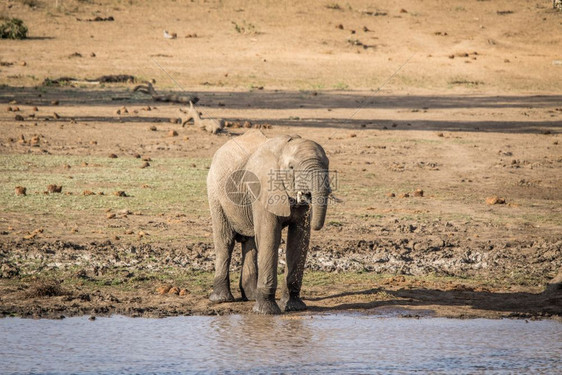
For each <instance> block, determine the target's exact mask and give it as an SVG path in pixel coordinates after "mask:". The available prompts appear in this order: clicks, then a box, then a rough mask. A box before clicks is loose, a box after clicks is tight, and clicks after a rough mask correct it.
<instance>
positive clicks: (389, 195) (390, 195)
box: [386, 193, 396, 198]
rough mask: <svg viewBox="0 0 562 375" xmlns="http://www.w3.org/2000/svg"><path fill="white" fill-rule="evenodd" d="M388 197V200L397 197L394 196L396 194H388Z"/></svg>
mask: <svg viewBox="0 0 562 375" xmlns="http://www.w3.org/2000/svg"><path fill="white" fill-rule="evenodd" d="M386 196H387V197H388V198H394V197H395V196H396V194H394V193H387V194H386Z"/></svg>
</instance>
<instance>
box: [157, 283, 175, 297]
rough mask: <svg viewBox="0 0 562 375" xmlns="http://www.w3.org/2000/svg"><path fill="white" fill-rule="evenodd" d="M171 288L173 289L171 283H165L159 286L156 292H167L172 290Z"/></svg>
mask: <svg viewBox="0 0 562 375" xmlns="http://www.w3.org/2000/svg"><path fill="white" fill-rule="evenodd" d="M170 289H172V287H171V286H170V285H163V286H159V287H158V288H156V292H158V294H162V295H164V294H166V293H168V292H169V291H170Z"/></svg>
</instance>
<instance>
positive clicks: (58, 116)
mask: <svg viewBox="0 0 562 375" xmlns="http://www.w3.org/2000/svg"><path fill="white" fill-rule="evenodd" d="M53 117H54V118H55V119H57V120H58V119H59V118H60V115H59V114H58V113H56V112H53Z"/></svg>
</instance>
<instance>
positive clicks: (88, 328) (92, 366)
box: [0, 314, 562, 374]
mask: <svg viewBox="0 0 562 375" xmlns="http://www.w3.org/2000/svg"><path fill="white" fill-rule="evenodd" d="M0 340H2V344H1V345H0V373H2V374H9V373H37V374H42V373H54V374H70V373H72V374H75V373H92V374H94V373H95V374H101V373H103V374H121V373H141V374H144V373H157V374H172V373H174V374H178V373H181V374H185V373H231V374H232V373H255V374H262V373H295V374H297V373H298V374H301V373H307V374H311V373H318V374H320V373H339V374H342V373H350V374H356V373H403V372H422V373H426V372H447V373H451V372H453V373H474V372H482V371H491V372H497V371H500V372H501V371H507V372H522V373H526V372H542V373H555V372H557V371H559V370H560V369H559V365H560V362H559V361H560V357H561V355H562V324H561V323H559V322H555V321H539V322H529V323H525V322H524V321H520V320H485V319H476V320H454V319H438V318H425V319H420V320H415V319H402V318H380V317H377V316H366V315H359V314H338V315H312V316H310V315H309V316H305V315H288V316H281V317H270V316H257V315H244V316H238V315H232V316H224V317H177V318H167V319H139V318H136V319H132V318H125V317H113V318H98V319H97V320H96V321H94V322H90V321H88V320H87V318H70V319H65V320H62V321H53V320H39V321H34V320H23V319H0Z"/></svg>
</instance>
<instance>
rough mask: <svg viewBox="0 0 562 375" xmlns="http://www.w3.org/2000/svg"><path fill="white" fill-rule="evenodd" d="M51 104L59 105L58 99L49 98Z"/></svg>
mask: <svg viewBox="0 0 562 375" xmlns="http://www.w3.org/2000/svg"><path fill="white" fill-rule="evenodd" d="M51 105H59V101H58V100H51Z"/></svg>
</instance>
